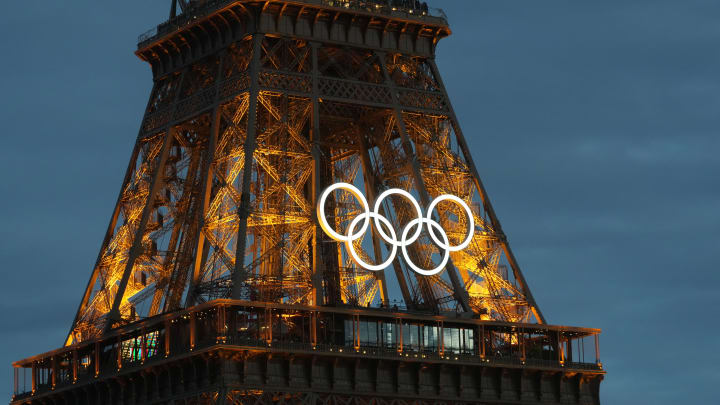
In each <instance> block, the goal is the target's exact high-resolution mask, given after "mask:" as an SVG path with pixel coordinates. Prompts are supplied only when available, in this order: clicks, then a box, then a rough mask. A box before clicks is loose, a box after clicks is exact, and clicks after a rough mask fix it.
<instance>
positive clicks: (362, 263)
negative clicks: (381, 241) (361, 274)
mask: <svg viewBox="0 0 720 405" xmlns="http://www.w3.org/2000/svg"><path fill="white" fill-rule="evenodd" d="M370 217H372V218H373V219H374V220H375V222H378V223H379V222H382V223H383V224H384V225H387V227H388V229H390V233H391V234H392V238H393V240H395V239H397V235H396V234H395V229H393V227H392V224H391V223H390V221H388V219H387V218H385V217H384V216H382V215H380V214H378V213H377V212H370V213H366V214H361V215H358V216H357V217H355V219H353V221H352V222H350V226H348V235H353V231H354V230H355V227H356V226H357V224H358V222H360V221H361V220H363V219H364V220H365V223H367V222H368V219H370ZM378 229H380V227H378ZM348 239H350V240H349V241H347V242H345V246H347V250H348V252H350V256H352V258H353V259H354V260H355V263H357V264H359V265H360V266H361V267H363V268H365V269H367V270H372V271H380V270H384V269H385V268H386V267H388V266H389V265H390V263H392V261H393V260H395V257H396V256H397V248H398V247H397V245H395V244H393V247H392V252H391V253H390V256H389V257H388V258H387V260H385V261H384V262H383V263H381V264H370V263H366V262H365V261H363V259H361V258H360V257H359V256H358V255H357V252H355V246H353V243H352V241H353V240H354V239H351V237H350V238H348Z"/></svg>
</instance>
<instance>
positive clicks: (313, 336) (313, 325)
mask: <svg viewBox="0 0 720 405" xmlns="http://www.w3.org/2000/svg"><path fill="white" fill-rule="evenodd" d="M310 345H311V346H312V348H313V349H315V347H317V312H315V311H312V312H310Z"/></svg>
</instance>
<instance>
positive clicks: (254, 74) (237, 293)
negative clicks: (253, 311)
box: [232, 33, 264, 299]
mask: <svg viewBox="0 0 720 405" xmlns="http://www.w3.org/2000/svg"><path fill="white" fill-rule="evenodd" d="M263 38H264V34H260V33H255V34H254V35H253V38H252V41H253V55H252V61H251V62H250V107H249V108H248V112H247V113H248V128H247V135H246V136H245V145H244V152H245V157H244V158H245V165H244V166H243V183H242V194H241V200H240V201H241V202H240V207H239V208H238V234H237V248H236V249H235V268H234V269H233V274H232V281H233V289H232V297H233V298H236V299H238V298H240V297H241V294H242V284H243V283H244V282H245V280H246V279H247V276H248V274H247V273H246V271H245V265H244V263H245V246H246V245H247V220H248V217H249V216H250V193H251V192H250V181H251V180H252V173H253V170H252V168H253V160H254V154H255V148H256V146H257V139H255V137H256V135H257V106H258V98H259V96H260V83H259V74H260V56H261V54H262V41H263Z"/></svg>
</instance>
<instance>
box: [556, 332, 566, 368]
mask: <svg viewBox="0 0 720 405" xmlns="http://www.w3.org/2000/svg"><path fill="white" fill-rule="evenodd" d="M555 333H557V352H558V362H560V365H561V366H564V365H565V348H564V347H563V346H564V344H563V342H562V339H561V338H560V331H557V332H555Z"/></svg>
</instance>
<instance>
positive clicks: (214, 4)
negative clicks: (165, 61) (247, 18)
mask: <svg viewBox="0 0 720 405" xmlns="http://www.w3.org/2000/svg"><path fill="white" fill-rule="evenodd" d="M237 1H238V0H209V1H207V2H205V3H203V4H202V5H201V6H198V7H193V8H191V9H188V10H186V11H185V12H184V13H183V14H180V15H179V16H177V17H175V18H173V19H170V20H168V21H166V22H164V23H162V24H160V25H158V26H157V27H154V28H151V29H149V30H147V31H146V32H144V33H142V34H140V35H139V36H138V47H139V48H141V47H143V46H144V45H145V44H147V43H149V42H150V41H152V40H154V39H156V38H159V37H161V36H164V35H167V34H170V33H173V32H175V31H178V30H180V29H181V28H183V27H185V26H187V25H189V24H191V23H193V22H194V21H196V20H197V19H200V18H203V17H206V16H208V15H210V14H212V13H213V12H215V11H216V10H218V9H220V8H222V7H224V6H227V5H229V4H232V3H235V2H237ZM294 1H295V2H298V3H307V4H314V5H322V6H326V7H334V8H341V9H348V10H355V11H363V12H368V13H375V14H383V15H386V16H389V17H400V18H420V19H424V18H430V19H442V20H443V22H444V23H445V24H447V21H448V18H447V15H446V14H445V12H444V11H443V10H442V9H440V8H433V7H427V3H425V2H413V1H407V2H405V1H401V0H294ZM408 5H409V6H408Z"/></svg>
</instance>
